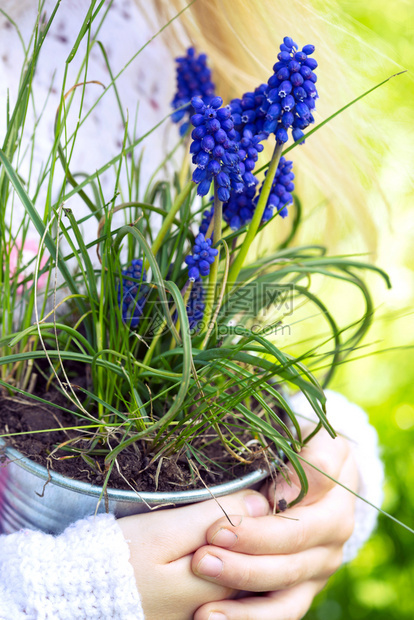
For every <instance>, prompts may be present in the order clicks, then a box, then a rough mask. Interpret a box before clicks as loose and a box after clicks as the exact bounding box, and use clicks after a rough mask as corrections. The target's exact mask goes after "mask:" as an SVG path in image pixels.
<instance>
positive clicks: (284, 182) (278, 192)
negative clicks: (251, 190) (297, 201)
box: [254, 157, 295, 222]
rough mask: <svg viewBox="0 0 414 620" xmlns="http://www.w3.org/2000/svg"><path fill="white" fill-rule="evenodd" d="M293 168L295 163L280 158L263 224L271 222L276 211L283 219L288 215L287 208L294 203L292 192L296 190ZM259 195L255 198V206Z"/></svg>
mask: <svg viewBox="0 0 414 620" xmlns="http://www.w3.org/2000/svg"><path fill="white" fill-rule="evenodd" d="M292 166H293V162H291V161H287V160H286V159H285V158H284V157H281V158H280V162H279V165H278V167H277V170H276V174H275V178H274V181H273V183H272V188H271V190H270V194H269V198H268V201H267V205H266V208H265V210H264V213H263V218H262V222H267V221H268V220H270V219H271V218H272V217H273V215H274V210H276V212H277V211H278V212H279V215H280V216H281V217H286V216H287V215H288V209H287V207H288V206H289V205H291V204H292V203H293V196H292V194H291V192H293V190H294V189H295V184H294V183H293V179H294V178H295V175H294V174H293V172H292ZM259 195H260V193H259ZM259 195H258V196H257V197H256V198H255V201H254V202H255V205H256V204H257V201H258V199H259Z"/></svg>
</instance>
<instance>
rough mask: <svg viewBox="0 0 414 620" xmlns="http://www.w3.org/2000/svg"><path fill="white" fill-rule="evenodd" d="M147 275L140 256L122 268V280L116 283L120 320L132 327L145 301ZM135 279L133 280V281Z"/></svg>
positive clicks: (137, 320)
mask: <svg viewBox="0 0 414 620" xmlns="http://www.w3.org/2000/svg"><path fill="white" fill-rule="evenodd" d="M146 279H147V275H146V272H145V269H143V263H142V260H141V259H140V258H136V259H134V260H133V261H132V262H131V264H130V265H129V267H127V268H126V269H123V270H122V282H121V283H120V284H119V285H118V304H119V307H120V309H121V314H122V320H123V321H124V323H126V324H127V325H129V326H130V327H132V328H136V327H138V324H139V321H140V319H141V317H142V314H143V309H144V306H145V302H146V292H147V291H146V287H144V286H143V285H142V283H143V282H146ZM134 280H135V281H134Z"/></svg>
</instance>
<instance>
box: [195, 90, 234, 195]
mask: <svg viewBox="0 0 414 620" xmlns="http://www.w3.org/2000/svg"><path fill="white" fill-rule="evenodd" d="M222 104H223V100H222V98H221V97H214V99H212V100H211V102H210V103H209V104H208V105H206V104H205V103H204V102H203V100H202V99H201V98H200V97H194V98H193V99H192V100H191V105H192V106H193V108H194V109H195V111H196V113H195V114H193V116H192V117H191V123H192V125H193V126H194V129H193V131H192V133H191V137H192V139H193V141H192V143H191V146H190V153H191V154H192V156H193V157H192V161H193V163H194V164H195V165H196V166H197V168H196V169H195V170H194V172H193V176H192V179H193V181H194V183H197V194H198V195H199V196H205V195H206V194H208V192H209V191H210V186H211V182H212V181H213V179H214V180H215V181H216V184H217V194H218V198H219V200H221V201H222V202H225V201H226V200H228V199H229V198H230V190H231V189H234V190H235V191H242V189H243V179H242V177H241V169H240V165H239V164H240V157H239V155H238V149H239V147H238V144H237V142H236V141H235V139H236V138H237V133H236V131H235V130H234V123H233V119H232V118H231V110H230V108H229V107H228V106H226V107H221V106H222ZM243 171H244V167H243Z"/></svg>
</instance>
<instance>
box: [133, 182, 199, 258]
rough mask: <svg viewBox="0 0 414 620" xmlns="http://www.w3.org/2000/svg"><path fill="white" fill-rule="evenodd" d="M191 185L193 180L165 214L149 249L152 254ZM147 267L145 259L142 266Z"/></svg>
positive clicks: (162, 239)
mask: <svg viewBox="0 0 414 620" xmlns="http://www.w3.org/2000/svg"><path fill="white" fill-rule="evenodd" d="M193 187H194V183H193V181H189V182H188V183H187V185H186V186H185V187H184V188H183V190H182V192H181V193H180V194H178V196H177V198H176V199H175V202H174V204H173V206H172V207H171V209H170V211H168V213H167V215H166V216H165V218H164V221H163V223H162V226H161V228H160V231H159V233H158V235H157V237H156V239H155V241H154V243H153V244H152V248H151V250H152V253H153V254H154V256H155V255H156V254H157V252H158V250H159V249H160V247H161V245H162V242H163V241H164V238H165V235H166V234H167V233H168V231H169V230H170V228H171V224H172V223H173V221H174V218H175V216H176V214H177V212H178V211H179V209H180V208H181V206H182V204H183V202H184V200H185V199H186V198H187V196H188V194H189V193H190V192H191V189H192V188H193ZM148 267H149V263H148V261H145V265H144V268H145V269H148Z"/></svg>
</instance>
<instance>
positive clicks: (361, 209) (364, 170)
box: [136, 0, 396, 251]
mask: <svg viewBox="0 0 414 620" xmlns="http://www.w3.org/2000/svg"><path fill="white" fill-rule="evenodd" d="M136 2H138V3H139V2H140V0H136ZM188 5H189V3H188V2H187V0H155V7H156V9H157V11H158V15H159V16H160V17H161V18H162V19H164V20H165V19H171V18H172V17H173V16H174V15H176V14H177V12H178V11H181V10H183V9H185V7H186V6H188ZM338 10H339V9H338V8H337V6H336V5H334V4H333V3H330V4H329V3H326V2H323V1H322V2H321V1H320V0H313V2H309V1H307V2H306V4H305V3H303V2H301V1H300V0H289V2H283V3H282V2H280V1H277V0H195V2H193V3H191V4H190V6H189V7H188V8H187V9H186V10H184V11H183V13H182V15H180V17H179V19H178V20H175V21H174V22H173V23H172V24H171V27H169V28H167V29H166V32H167V36H168V44H169V45H170V46H171V49H172V51H173V53H175V54H177V55H178V54H179V55H182V53H183V50H184V49H185V47H187V45H188V44H189V43H190V44H193V45H194V46H195V47H196V48H197V50H198V51H203V52H206V53H207V54H208V56H209V59H210V64H211V66H212V68H213V76H214V81H215V82H216V85H217V94H220V96H222V97H223V99H224V100H225V101H226V102H227V101H228V100H229V99H231V98H232V97H235V96H239V97H241V95H242V94H243V93H244V92H245V91H251V90H253V89H254V88H255V87H256V86H258V85H259V84H260V83H261V82H266V81H267V79H268V77H270V75H271V74H272V66H273V64H274V63H275V62H276V60H277V58H276V56H277V53H278V51H279V45H280V43H281V42H282V40H283V37H284V36H286V35H287V36H291V37H292V38H293V39H294V40H296V41H297V42H298V44H299V45H300V46H302V45H304V44H306V43H313V44H314V45H315V46H316V53H315V57H316V59H317V60H318V63H319V68H318V70H317V71H318V76H319V80H318V83H317V87H318V90H319V95H320V99H318V101H317V110H316V114H315V120H316V124H318V123H319V122H321V121H322V120H324V119H326V118H327V117H328V116H330V115H331V114H333V113H334V112H335V111H336V110H338V109H339V108H341V107H342V106H344V105H346V104H347V103H348V102H349V101H350V100H352V99H353V98H354V97H355V93H357V94H360V93H362V92H364V91H365V90H368V88H370V87H372V86H374V82H373V81H372V78H371V79H370V77H369V76H370V70H371V68H372V67H373V66H374V65H373V63H374V62H375V63H378V58H379V60H380V61H381V62H382V63H383V64H384V69H385V65H386V64H388V65H389V68H388V69H385V70H384V77H387V73H386V72H385V71H388V74H391V73H392V72H395V70H396V69H395V65H393V64H392V63H391V61H389V60H388V59H386V58H384V57H383V56H382V57H381V55H380V56H378V52H377V50H372V49H371V48H370V47H369V46H367V45H365V44H364V42H363V40H362V39H361V38H360V37H359V36H358V34H357V32H356V31H355V28H354V27H353V25H352V24H351V22H350V20H347V18H346V16H345V15H343V14H340V13H338ZM377 92H378V91H377ZM372 100H373V98H372V99H371V102H369V100H368V99H366V100H364V101H363V102H361V103H359V104H357V106H355V107H353V108H350V109H347V110H346V111H345V112H344V113H343V114H341V115H340V116H338V117H337V118H335V119H334V120H333V121H332V122H331V123H328V124H327V125H326V126H324V127H323V128H321V130H320V131H318V132H317V134H316V135H315V136H312V137H311V138H309V140H308V141H307V144H306V145H305V146H303V147H300V148H299V147H297V148H295V149H294V151H292V153H291V154H289V158H290V157H291V158H292V160H293V161H294V167H295V173H296V176H297V184H298V188H299V194H300V196H301V198H302V202H304V203H306V204H305V205H304V206H305V209H311V208H312V207H314V206H316V204H317V203H318V202H321V201H323V200H325V201H326V205H327V208H326V209H320V211H319V213H318V215H317V217H316V218H310V220H309V222H308V224H307V230H306V237H307V241H309V236H311V237H312V235H313V234H314V237H315V238H317V237H319V238H320V236H321V235H320V233H321V231H323V234H322V236H323V237H324V241H325V242H326V243H327V244H328V245H329V244H330V242H332V244H331V245H336V241H337V240H338V239H339V238H340V237H343V236H344V232H345V234H347V232H348V234H349V235H351V234H353V235H355V225H356V227H357V229H359V231H360V233H361V234H362V237H363V238H364V239H365V242H366V244H368V246H369V247H370V248H371V249H372V247H373V240H374V238H375V225H374V219H373V217H372V214H371V212H370V210H369V209H368V208H367V206H366V194H367V192H370V193H371V196H372V193H374V194H375V195H376V197H377V205H376V208H377V209H378V208H379V209H382V211H383V215H386V210H385V209H384V206H385V204H386V200H385V198H384V196H383V195H382V193H381V190H380V187H379V185H378V184H377V183H376V178H375V163H376V160H379V158H380V157H381V155H383V153H384V151H385V149H386V140H385V139H383V140H382V141H381V138H380V137H379V136H378V137H377V136H375V138H376V140H375V151H374V150H372V135H375V131H374V129H373V125H372V122H371V115H372V112H373V109H372V107H371V105H370V104H372ZM367 146H368V148H367ZM370 147H371V150H370ZM312 222H313V226H312ZM315 222H317V225H316V226H315ZM316 229H317V230H316ZM351 231H353V232H351ZM335 238H336V239H335ZM351 245H352V244H351ZM354 245H355V244H354ZM355 249H358V250H359V251H361V249H362V247H361V244H360V243H359V247H358V243H357V244H356V245H355Z"/></svg>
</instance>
